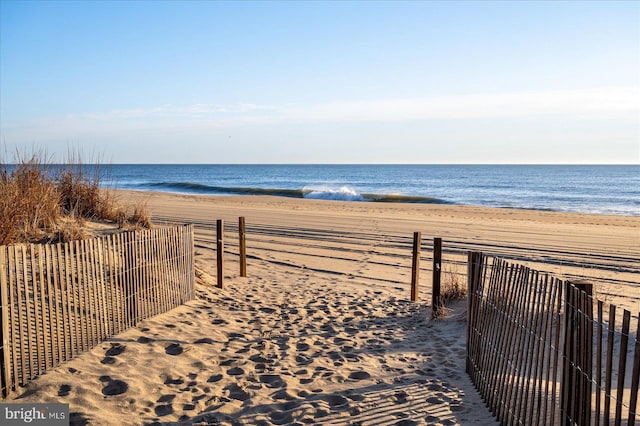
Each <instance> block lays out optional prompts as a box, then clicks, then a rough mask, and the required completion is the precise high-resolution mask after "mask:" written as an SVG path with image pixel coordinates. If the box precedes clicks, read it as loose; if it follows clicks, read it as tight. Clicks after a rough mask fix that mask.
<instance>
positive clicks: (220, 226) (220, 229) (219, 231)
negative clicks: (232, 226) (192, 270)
mask: <svg viewBox="0 0 640 426" xmlns="http://www.w3.org/2000/svg"><path fill="white" fill-rule="evenodd" d="M216 237H217V241H218V244H217V250H216V257H217V276H218V287H219V288H223V287H224V221H223V220H222V219H218V221H217V223H216Z"/></svg>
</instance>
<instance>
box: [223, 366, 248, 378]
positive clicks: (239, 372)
mask: <svg viewBox="0 0 640 426" xmlns="http://www.w3.org/2000/svg"><path fill="white" fill-rule="evenodd" d="M227 374H228V375H230V376H242V375H243V374H244V370H243V369H242V368H240V367H233V368H230V369H228V370H227Z"/></svg>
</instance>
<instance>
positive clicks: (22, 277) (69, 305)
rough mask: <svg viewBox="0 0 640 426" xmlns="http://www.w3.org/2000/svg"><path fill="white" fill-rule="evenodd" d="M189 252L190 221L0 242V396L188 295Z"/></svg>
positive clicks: (191, 272) (190, 280)
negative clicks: (64, 238)
mask: <svg viewBox="0 0 640 426" xmlns="http://www.w3.org/2000/svg"><path fill="white" fill-rule="evenodd" d="M193 253H194V235H193V226H192V225H186V226H178V227H173V228H157V229H152V230H144V231H130V232H125V233H120V234H117V235H110V236H105V237H100V238H94V239H90V240H83V241H73V242H70V243H66V244H55V245H28V246H27V245H16V246H0V302H1V306H0V333H1V334H0V344H1V346H0V384H1V390H2V397H3V398H4V397H6V396H7V395H8V394H9V393H10V392H12V391H13V390H15V389H16V386H19V385H24V384H26V383H27V382H29V381H30V380H32V379H34V378H35V377H37V376H38V375H40V374H42V373H44V372H45V371H46V370H48V369H51V368H53V367H55V366H57V365H59V364H60V363H62V362H64V361H67V360H69V359H71V358H73V357H75V356H77V355H78V354H80V353H82V352H85V351H88V350H89V349H91V348H92V347H94V346H96V345H97V344H99V343H100V342H102V341H104V340H105V339H106V338H108V337H110V336H113V335H115V334H118V333H120V332H122V331H124V330H126V329H128V328H130V327H132V326H134V325H136V324H137V323H138V322H139V321H141V320H143V319H145V318H149V317H152V316H154V315H158V314H160V313H163V312H166V311H168V310H170V309H173V308H175V307H177V306H179V305H180V304H182V303H184V302H186V301H188V300H191V299H193V298H194V284H195V283H194V278H195V275H194V263H193V262H194V257H193Z"/></svg>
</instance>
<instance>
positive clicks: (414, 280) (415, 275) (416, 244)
mask: <svg viewBox="0 0 640 426" xmlns="http://www.w3.org/2000/svg"><path fill="white" fill-rule="evenodd" d="M421 240H422V234H421V233H420V232H414V233H413V259H412V262H411V301H412V302H417V301H418V285H419V281H420V245H421Z"/></svg>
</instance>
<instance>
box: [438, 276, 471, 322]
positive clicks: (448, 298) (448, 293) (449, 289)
mask: <svg viewBox="0 0 640 426" xmlns="http://www.w3.org/2000/svg"><path fill="white" fill-rule="evenodd" d="M465 297H467V284H466V282H465V279H464V276H463V275H462V274H460V273H458V272H457V271H454V270H453V269H452V268H451V267H444V268H443V269H442V273H441V275H440V301H441V306H440V307H438V309H437V310H436V312H435V313H434V314H433V318H444V317H446V316H447V315H448V313H449V311H450V309H449V308H448V307H447V306H448V305H449V304H450V303H451V302H454V301H456V300H461V299H464V298H465Z"/></svg>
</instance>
